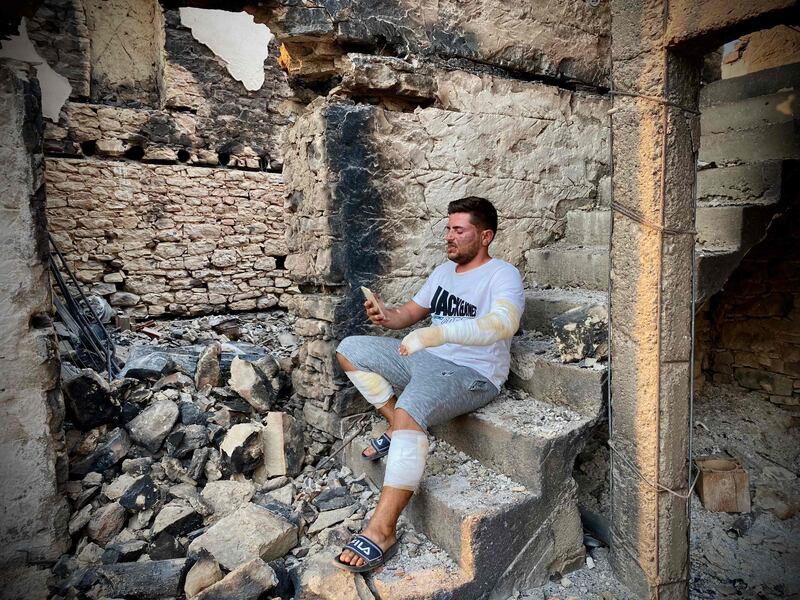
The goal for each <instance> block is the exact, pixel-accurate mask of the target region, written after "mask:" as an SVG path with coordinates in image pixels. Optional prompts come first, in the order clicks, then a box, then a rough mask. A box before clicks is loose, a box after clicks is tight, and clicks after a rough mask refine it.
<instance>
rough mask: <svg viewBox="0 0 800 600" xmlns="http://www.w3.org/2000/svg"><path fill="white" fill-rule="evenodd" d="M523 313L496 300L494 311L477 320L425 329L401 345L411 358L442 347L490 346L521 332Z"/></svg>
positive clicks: (404, 340)
mask: <svg viewBox="0 0 800 600" xmlns="http://www.w3.org/2000/svg"><path fill="white" fill-rule="evenodd" d="M519 319H520V312H519V310H517V307H516V306H514V304H512V303H511V302H509V301H508V300H497V301H496V302H495V303H494V304H492V310H491V311H490V312H489V313H488V314H485V315H483V316H482V317H480V318H478V319H463V320H461V321H454V322H452V323H445V324H444V325H436V326H433V327H423V328H422V329H417V330H415V331H412V332H411V333H410V334H408V335H407V336H406V337H405V338H403V341H402V342H401V343H402V345H403V346H405V347H406V349H407V350H408V354H413V353H414V352H418V351H419V350H422V349H423V348H433V347H435V346H441V345H442V344H462V345H464V346H488V345H489V344H493V343H494V342H497V341H499V340H505V339H508V338H510V337H511V336H513V335H514V333H516V331H517V329H518V328H519Z"/></svg>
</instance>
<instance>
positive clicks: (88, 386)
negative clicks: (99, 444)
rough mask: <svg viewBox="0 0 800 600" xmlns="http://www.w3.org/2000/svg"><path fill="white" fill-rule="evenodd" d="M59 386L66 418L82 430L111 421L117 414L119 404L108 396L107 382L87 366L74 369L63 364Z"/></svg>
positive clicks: (118, 414) (118, 413) (118, 412)
mask: <svg viewBox="0 0 800 600" xmlns="http://www.w3.org/2000/svg"><path fill="white" fill-rule="evenodd" d="M61 389H62V391H63V392H64V398H65V400H66V402H65V404H66V408H67V415H68V417H69V418H70V419H71V420H72V422H73V423H74V424H75V425H76V426H77V427H78V428H79V429H81V430H83V431H87V430H89V429H92V428H93V427H98V426H99V425H104V424H106V423H111V422H112V421H115V420H116V419H118V418H119V416H120V407H119V405H118V404H117V403H116V402H115V401H114V399H113V397H112V395H111V388H110V387H109V385H108V382H107V381H106V380H105V379H104V378H103V377H101V376H100V375H99V374H98V373H96V372H94V371H92V370H91V369H83V370H81V371H77V370H76V369H73V368H70V367H69V366H68V363H64V364H63V365H62V368H61Z"/></svg>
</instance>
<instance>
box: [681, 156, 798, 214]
mask: <svg viewBox="0 0 800 600" xmlns="http://www.w3.org/2000/svg"><path fill="white" fill-rule="evenodd" d="M788 165H789V163H785V162H783V161H764V162H757V163H748V164H744V165H734V166H730V167H717V168H715V169H703V170H702V171H698V173H697V205H698V207H700V206H733V205H741V204H744V205H755V204H761V205H764V204H775V203H776V202H778V200H779V199H780V195H781V180H782V173H783V170H784V169H785V168H787V166H788Z"/></svg>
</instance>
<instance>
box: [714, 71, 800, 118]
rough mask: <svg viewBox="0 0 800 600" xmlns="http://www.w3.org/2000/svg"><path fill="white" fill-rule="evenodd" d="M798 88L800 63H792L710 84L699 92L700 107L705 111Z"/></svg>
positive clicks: (799, 86) (799, 84)
mask: <svg viewBox="0 0 800 600" xmlns="http://www.w3.org/2000/svg"><path fill="white" fill-rule="evenodd" d="M798 88H800V63H794V64H791V65H784V66H782V67H775V68H773V69H764V70H763V71H757V72H755V73H750V74H748V75H743V76H741V77H732V78H730V79H720V80H718V81H715V82H713V83H710V84H708V85H706V86H704V87H703V89H701V90H700V107H701V110H706V109H707V108H708V107H710V106H713V105H715V104H720V103H730V102H735V101H737V100H743V99H746V98H753V97H754V96H766V95H768V94H774V93H776V92H778V91H780V90H785V89H792V90H797V89H798Z"/></svg>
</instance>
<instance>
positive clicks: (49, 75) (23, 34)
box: [0, 19, 72, 123]
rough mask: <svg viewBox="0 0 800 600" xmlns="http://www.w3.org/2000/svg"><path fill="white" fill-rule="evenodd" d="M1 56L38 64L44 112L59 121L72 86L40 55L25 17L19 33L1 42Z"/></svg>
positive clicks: (46, 115)
mask: <svg viewBox="0 0 800 600" xmlns="http://www.w3.org/2000/svg"><path fill="white" fill-rule="evenodd" d="M0 58H13V59H15V60H21V61H24V62H28V63H31V64H34V65H36V77H37V79H38V80H39V87H40V88H41V90H42V114H43V115H44V116H45V117H47V118H48V119H50V120H51V121H53V122H54V123H56V122H58V114H59V113H60V112H61V107H62V106H64V103H65V102H66V101H67V99H68V98H69V95H70V93H72V86H71V85H70V84H69V80H68V79H67V78H66V77H64V76H62V75H59V74H58V73H56V72H55V71H54V70H53V69H52V68H51V67H50V65H48V64H47V62H46V61H45V60H44V59H43V58H42V57H41V56H39V53H38V52H37V51H36V48H35V47H34V45H33V42H32V41H31V39H30V38H29V37H28V27H27V23H26V22H25V19H22V23H20V26H19V35H15V36H13V37H12V38H11V39H8V40H3V41H2V43H0Z"/></svg>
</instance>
